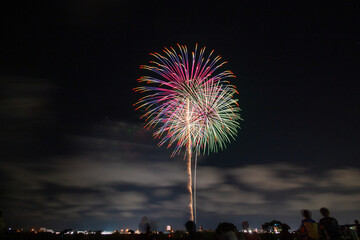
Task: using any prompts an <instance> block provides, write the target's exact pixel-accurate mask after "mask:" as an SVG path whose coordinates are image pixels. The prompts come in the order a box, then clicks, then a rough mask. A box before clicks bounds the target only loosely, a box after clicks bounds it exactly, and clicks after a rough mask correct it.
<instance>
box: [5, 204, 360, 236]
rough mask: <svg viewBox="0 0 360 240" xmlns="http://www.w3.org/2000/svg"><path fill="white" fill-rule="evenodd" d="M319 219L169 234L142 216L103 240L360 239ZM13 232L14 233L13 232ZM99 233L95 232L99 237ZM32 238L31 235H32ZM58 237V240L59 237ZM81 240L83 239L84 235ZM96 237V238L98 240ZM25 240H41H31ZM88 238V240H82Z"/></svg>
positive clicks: (359, 227) (357, 231)
mask: <svg viewBox="0 0 360 240" xmlns="http://www.w3.org/2000/svg"><path fill="white" fill-rule="evenodd" d="M320 213H321V215H322V218H321V219H320V220H319V221H318V222H316V221H315V220H314V219H312V214H311V211H310V210H308V209H303V210H301V216H302V218H303V219H302V220H301V222H300V228H299V229H297V230H295V231H290V227H289V225H287V224H286V223H282V222H280V221H278V220H273V221H271V222H266V223H264V224H263V225H262V231H260V232H259V233H257V232H256V231H252V230H251V229H250V228H249V223H248V222H247V221H243V223H242V228H243V229H242V231H239V229H237V228H236V226H235V225H234V224H232V223H228V222H221V223H219V224H218V226H217V228H216V230H215V232H214V231H204V230H203V229H202V227H200V228H199V230H198V231H197V227H196V224H195V223H194V222H193V221H187V222H186V223H185V225H184V226H185V228H186V232H184V231H175V232H174V231H172V230H171V233H170V234H164V233H162V232H159V231H158V230H157V229H158V223H157V222H156V221H152V222H149V220H148V218H147V217H146V216H144V217H143V218H142V219H141V222H140V223H139V226H138V227H139V228H138V229H139V232H140V234H139V235H137V234H134V231H132V230H129V231H128V232H130V233H132V234H131V236H130V235H128V237H127V236H126V235H122V234H119V232H117V234H113V236H112V237H110V238H106V239H119V240H169V239H171V240H359V239H360V224H359V221H358V220H355V221H354V224H352V225H342V226H341V225H339V223H338V221H337V219H335V218H334V217H331V216H330V210H329V209H328V208H325V207H323V208H320ZM5 226H6V225H5V223H4V221H3V218H2V211H0V239H3V238H2V237H5V238H4V239H9V238H8V237H11V239H14V240H17V239H23V238H22V236H21V238H17V237H16V236H15V235H11V234H12V232H10V231H7V230H6V227H5ZM13 233H14V232H13ZM274 233H276V234H274ZM100 234H101V231H99V233H98V236H97V237H98V238H99V239H102V238H100V236H101V235H100ZM32 237H34V236H32ZM59 237H60V238H59ZM83 237H84V236H83ZM46 238H47V239H75V238H71V237H70V238H64V234H62V235H61V236H55V235H49V234H47V235H46ZM98 238H96V239H98ZM26 239H40V238H31V236H30V237H29V235H28V237H27V238H26ZM81 239H91V238H86V237H85V238H81Z"/></svg>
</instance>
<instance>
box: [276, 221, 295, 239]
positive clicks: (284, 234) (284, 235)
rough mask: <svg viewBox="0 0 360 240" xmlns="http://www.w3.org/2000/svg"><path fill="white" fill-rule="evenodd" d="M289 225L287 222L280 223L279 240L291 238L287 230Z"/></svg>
mask: <svg viewBox="0 0 360 240" xmlns="http://www.w3.org/2000/svg"><path fill="white" fill-rule="evenodd" d="M289 230H290V227H289V225H287V224H285V223H284V224H282V229H281V232H280V238H279V240H292V239H294V236H293V235H292V234H291V233H290V232H289Z"/></svg>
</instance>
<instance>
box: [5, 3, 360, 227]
mask: <svg viewBox="0 0 360 240" xmlns="http://www.w3.org/2000/svg"><path fill="white" fill-rule="evenodd" d="M234 2H235V1H234ZM1 5H2V6H1V7H0V9H1V10H0V13H1V14H0V15H1V18H2V20H1V22H2V26H1V32H2V34H1V35H2V37H1V39H2V40H3V41H2V44H1V47H0V50H1V52H0V60H1V64H0V94H1V95H0V97H1V98H0V193H1V197H0V209H1V210H2V211H3V217H4V220H5V222H6V224H7V225H8V226H10V227H47V228H53V229H55V230H61V229H64V228H74V229H78V230H85V229H103V230H115V229H121V228H131V229H137V226H138V223H139V222H140V221H141V218H142V216H147V217H148V218H149V220H150V221H151V222H152V223H153V224H154V225H157V226H158V228H159V230H164V226H165V225H167V224H170V225H172V226H173V227H174V228H175V229H183V228H184V227H183V226H184V222H186V221H187V220H188V218H189V213H188V207H187V204H188V198H189V196H188V193H187V190H186V184H187V175H186V171H185V168H186V162H185V161H184V159H183V157H182V156H177V157H174V158H170V155H171V152H172V149H166V148H165V147H157V141H156V140H153V138H152V132H151V131H146V130H145V129H144V128H143V126H144V122H143V121H142V120H140V119H139V117H140V115H141V113H140V112H139V111H135V110H134V107H133V106H132V105H133V104H134V103H135V102H136V101H137V99H138V98H139V97H141V95H140V94H137V93H134V92H133V90H132V89H133V88H134V87H136V86H138V85H137V81H136V79H137V78H139V77H140V76H142V75H146V74H147V72H146V70H141V69H139V66H140V65H142V64H146V63H148V62H149V61H150V60H153V59H152V58H151V56H150V55H149V53H150V52H155V51H156V52H161V51H162V49H163V48H164V47H171V46H173V47H175V46H176V44H177V43H180V44H186V45H187V46H188V48H189V49H190V50H192V49H194V47H195V44H196V43H198V44H199V47H202V46H206V47H207V52H208V53H209V52H210V51H211V50H215V53H216V54H219V55H221V56H222V57H223V59H224V60H226V61H228V64H226V65H225V66H224V67H223V70H227V69H229V70H231V71H232V72H234V74H235V75H236V76H237V77H236V78H235V79H232V84H234V85H235V86H236V87H237V89H238V91H239V95H237V98H238V99H239V105H240V107H241V109H242V112H241V116H242V118H243V119H244V121H242V122H241V130H240V132H239V134H238V137H237V139H236V140H235V141H233V142H232V143H231V144H229V145H228V148H227V149H226V150H224V151H222V152H219V153H212V154H210V155H209V156H201V158H200V160H199V161H200V162H199V165H198V179H197V181H198V182H197V183H198V198H197V206H198V212H197V214H198V225H202V226H203V227H204V229H214V228H216V226H217V224H218V223H219V222H223V221H227V222H232V223H234V224H235V225H236V226H238V227H239V228H240V226H241V222H242V221H244V220H247V221H248V222H249V224H250V227H253V228H256V227H257V228H259V227H260V225H261V224H263V223H264V222H266V221H271V220H273V219H277V220H280V221H283V222H286V223H288V224H289V225H290V226H291V227H292V230H296V228H297V227H299V225H300V221H301V215H300V210H301V209H303V208H308V209H310V210H312V212H313V218H314V219H315V220H319V218H320V214H319V211H318V209H319V208H320V207H328V208H329V209H330V211H331V215H332V216H333V217H336V218H337V219H338V220H339V223H340V224H345V223H353V221H354V219H359V218H360V204H359V203H360V163H359V156H360V147H359V143H360V127H359V123H360V97H359V92H360V84H359V81H360V28H359V26H360V14H359V12H360V3H359V1H328V2H327V3H326V4H320V3H319V2H316V1H308V2H306V1H287V3H280V2H277V1H268V2H267V3H263V2H260V1H242V3H240V4H239V3H238V4H236V5H235V4H230V3H227V2H226V1H217V2H215V3H212V2H205V1H204V3H200V2H192V1H189V2H187V1H148V2H145V1H144V2H138V1H130V0H113V1H102V0H82V1H44V2H41V1H40V2H38V1H30V2H25V3H21V4H20V3H17V2H16V1H8V2H5V3H1ZM4 40H5V41H4Z"/></svg>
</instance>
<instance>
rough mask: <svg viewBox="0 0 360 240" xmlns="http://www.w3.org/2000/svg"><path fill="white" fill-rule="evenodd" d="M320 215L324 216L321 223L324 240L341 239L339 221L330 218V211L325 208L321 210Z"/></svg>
mask: <svg viewBox="0 0 360 240" xmlns="http://www.w3.org/2000/svg"><path fill="white" fill-rule="evenodd" d="M320 213H321V215H322V216H323V218H322V219H320V221H319V228H320V233H321V236H322V237H323V239H326V240H337V239H340V236H341V229H340V226H339V223H338V221H337V220H336V219H335V218H333V217H330V211H329V209H327V208H325V207H323V208H320Z"/></svg>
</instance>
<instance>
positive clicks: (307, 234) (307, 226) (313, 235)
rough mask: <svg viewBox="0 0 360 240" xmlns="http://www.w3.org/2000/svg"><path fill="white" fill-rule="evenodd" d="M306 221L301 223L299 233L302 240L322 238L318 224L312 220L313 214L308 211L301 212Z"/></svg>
mask: <svg viewBox="0 0 360 240" xmlns="http://www.w3.org/2000/svg"><path fill="white" fill-rule="evenodd" d="M301 215H302V216H303V217H304V219H303V220H302V221H301V226H300V229H299V230H298V231H297V233H298V236H299V238H300V239H304V240H317V239H319V238H320V235H319V230H318V224H317V223H316V222H315V221H314V220H313V219H311V212H310V211H309V210H307V209H303V210H301Z"/></svg>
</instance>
